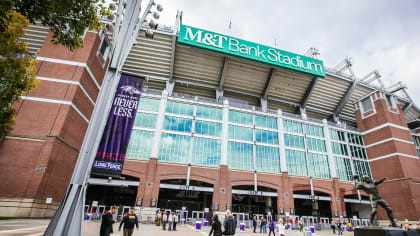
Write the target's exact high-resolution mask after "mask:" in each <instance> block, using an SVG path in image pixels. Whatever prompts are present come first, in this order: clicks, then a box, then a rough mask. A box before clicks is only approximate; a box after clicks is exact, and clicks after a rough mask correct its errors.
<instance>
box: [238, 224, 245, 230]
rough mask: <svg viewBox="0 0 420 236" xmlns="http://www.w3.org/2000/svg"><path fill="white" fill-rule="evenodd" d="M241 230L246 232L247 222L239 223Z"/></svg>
mask: <svg viewBox="0 0 420 236" xmlns="http://www.w3.org/2000/svg"><path fill="white" fill-rule="evenodd" d="M239 231H240V232H245V223H240V224H239Z"/></svg>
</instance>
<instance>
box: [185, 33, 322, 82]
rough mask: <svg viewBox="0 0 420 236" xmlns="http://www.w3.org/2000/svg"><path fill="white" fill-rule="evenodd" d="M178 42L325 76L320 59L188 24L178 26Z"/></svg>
mask: <svg viewBox="0 0 420 236" xmlns="http://www.w3.org/2000/svg"><path fill="white" fill-rule="evenodd" d="M178 43H180V44H185V45H190V46H194V47H198V48H203V49H207V50H211V51H216V52H221V53H225V54H229V55H232V56H237V57H242V58H245V59H250V60H254V61H257V62H262V63H266V64H269V65H274V66H279V67H283V68H287V69H290V70H295V71H300V72H303V73H307V74H311V75H315V76H318V77H325V70H324V64H323V63H322V61H321V60H318V59H315V58H312V57H306V56H303V55H298V54H295V53H291V52H288V51H283V50H280V49H277V48H272V47H269V46H265V45H261V44H256V43H253V42H249V41H245V40H242V39H237V38H233V37H230V36H227V35H223V34H218V33H214V32H211V31H207V30H202V29H198V28H194V27H191V26H188V25H181V29H180V31H179V36H178Z"/></svg>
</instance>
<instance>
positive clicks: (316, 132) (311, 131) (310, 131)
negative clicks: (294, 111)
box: [305, 124, 324, 137]
mask: <svg viewBox="0 0 420 236" xmlns="http://www.w3.org/2000/svg"><path fill="white" fill-rule="evenodd" d="M305 132H306V134H307V135H310V136H317V137H324V129H323V128H322V127H319V126H314V125H308V124H305Z"/></svg>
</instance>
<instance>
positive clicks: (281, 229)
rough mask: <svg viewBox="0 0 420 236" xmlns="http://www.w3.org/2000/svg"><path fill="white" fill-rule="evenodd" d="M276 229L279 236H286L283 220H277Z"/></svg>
mask: <svg viewBox="0 0 420 236" xmlns="http://www.w3.org/2000/svg"><path fill="white" fill-rule="evenodd" d="M277 228H278V229H279V234H280V236H286V224H284V223H283V219H280V220H279V223H278V225H277Z"/></svg>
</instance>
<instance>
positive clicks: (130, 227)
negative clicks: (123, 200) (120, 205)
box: [118, 208, 139, 236]
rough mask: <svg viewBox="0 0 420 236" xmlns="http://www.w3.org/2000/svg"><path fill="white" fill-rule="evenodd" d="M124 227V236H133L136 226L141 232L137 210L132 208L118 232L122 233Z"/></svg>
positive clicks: (123, 219) (122, 221)
mask: <svg viewBox="0 0 420 236" xmlns="http://www.w3.org/2000/svg"><path fill="white" fill-rule="evenodd" d="M122 225H124V231H123V235H124V236H131V235H133V232H134V226H136V228H137V230H139V221H138V219H137V216H136V210H135V209H134V208H131V210H130V213H129V214H127V215H125V216H124V217H123V218H122V220H121V223H120V227H119V228H118V231H121V226H122Z"/></svg>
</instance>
